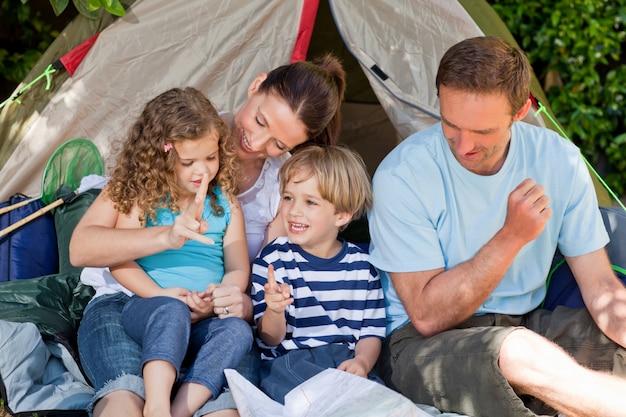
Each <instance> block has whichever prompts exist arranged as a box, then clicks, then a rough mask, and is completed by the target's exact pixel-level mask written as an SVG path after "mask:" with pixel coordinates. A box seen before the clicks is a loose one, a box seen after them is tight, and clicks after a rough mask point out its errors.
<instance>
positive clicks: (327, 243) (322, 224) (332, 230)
mask: <svg viewBox="0 0 626 417" xmlns="http://www.w3.org/2000/svg"><path fill="white" fill-rule="evenodd" d="M302 178H304V177H303V176H298V175H297V176H295V177H294V178H293V180H292V181H289V182H288V183H287V184H285V188H284V191H283V195H282V202H281V206H280V214H281V217H282V220H283V224H284V226H285V230H286V231H287V236H288V237H289V240H291V242H293V243H295V244H298V245H300V246H301V247H302V249H304V250H305V251H307V252H309V253H310V254H312V255H315V256H318V257H320V258H329V257H332V256H334V255H335V254H336V253H337V245H338V243H339V241H338V240H337V234H338V233H339V228H340V227H341V226H343V225H345V224H347V223H348V222H349V221H350V218H351V216H350V215H349V214H348V213H336V210H335V206H334V205H333V204H331V203H330V202H328V201H326V200H324V199H323V198H322V196H321V195H320V192H319V186H318V181H317V178H315V176H311V177H310V178H308V179H306V180H303V179H302Z"/></svg>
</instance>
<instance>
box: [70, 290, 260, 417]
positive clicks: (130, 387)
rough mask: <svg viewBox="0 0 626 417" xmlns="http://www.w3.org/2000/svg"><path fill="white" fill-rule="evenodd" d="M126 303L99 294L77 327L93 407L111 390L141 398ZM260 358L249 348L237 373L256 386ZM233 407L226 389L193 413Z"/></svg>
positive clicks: (122, 297)
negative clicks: (124, 319)
mask: <svg viewBox="0 0 626 417" xmlns="http://www.w3.org/2000/svg"><path fill="white" fill-rule="evenodd" d="M129 300H130V297H128V296H127V295H126V294H124V293H121V292H120V293H116V294H109V295H102V296H99V297H96V298H94V299H92V300H91V302H89V304H88V305H87V307H86V308H85V311H84V313H83V318H82V321H81V323H80V326H79V328H78V352H79V355H80V361H81V364H82V366H83V370H84V371H85V374H86V375H87V377H88V378H89V381H90V382H91V384H92V385H93V387H94V397H93V399H92V402H91V404H90V405H89V409H88V411H89V412H90V413H91V411H92V410H93V406H94V404H95V403H96V402H97V401H98V400H100V399H101V398H103V397H104V396H106V395H108V394H110V393H111V392H114V391H120V390H125V391H130V392H133V393H134V394H136V395H138V396H139V397H141V398H145V397H146V396H145V391H144V385H143V379H142V377H141V375H142V373H141V369H142V349H141V346H140V345H139V344H137V343H136V342H135V341H134V340H133V339H132V338H131V337H130V336H129V335H128V334H127V333H126V331H125V330H124V326H123V325H122V310H123V308H124V306H125V305H126V303H127V302H128V301H129ZM259 364H260V355H259V353H258V351H257V349H256V348H253V349H252V350H251V352H250V353H248V354H247V355H246V357H245V358H244V360H243V361H242V363H241V364H240V365H239V366H238V367H237V368H236V369H237V371H238V372H239V373H240V374H242V375H243V376H245V377H246V378H248V379H249V380H250V381H251V382H253V383H255V384H256V385H258V380H259V376H258V369H259ZM234 408H236V406H235V402H234V400H233V397H232V394H231V393H230V391H228V389H226V390H225V391H223V392H222V393H221V394H220V395H219V396H218V397H217V398H216V397H212V398H211V400H210V401H208V402H207V403H206V404H205V405H204V406H203V407H202V408H201V409H200V410H199V411H198V412H197V413H196V414H194V417H198V416H201V415H204V414H207V413H209V412H212V411H218V410H225V409H234Z"/></svg>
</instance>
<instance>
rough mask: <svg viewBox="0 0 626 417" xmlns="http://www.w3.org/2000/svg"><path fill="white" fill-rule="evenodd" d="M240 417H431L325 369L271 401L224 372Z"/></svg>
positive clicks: (376, 387) (375, 386) (374, 386)
mask: <svg viewBox="0 0 626 417" xmlns="http://www.w3.org/2000/svg"><path fill="white" fill-rule="evenodd" d="M224 372H225V374H226V379H227V380H228V385H229V387H230V390H231V392H232V394H233V398H234V399H235V403H236V404H237V410H238V411H239V414H240V415H241V417H379V416H386V417H396V416H397V417H431V414H429V413H427V412H426V411H424V410H422V409H420V408H419V407H417V406H416V405H415V404H414V403H413V402H411V401H410V400H409V399H408V398H406V397H404V396H402V395H400V394H398V393H397V392H395V391H393V390H391V389H389V388H387V387H385V386H384V385H381V384H379V383H377V382H374V381H370V380H368V379H366V378H361V377H360V376H356V375H353V374H349V373H347V372H343V371H339V370H337V369H327V370H325V371H323V372H321V373H319V374H317V375H316V376H314V377H313V378H311V379H309V380H307V381H305V382H303V383H302V384H300V385H298V386H297V387H296V388H294V389H293V390H291V391H290V392H289V393H288V394H287V395H286V396H285V405H284V406H283V405H282V404H280V403H279V402H277V401H274V400H272V399H271V398H269V397H268V396H267V395H265V394H264V393H263V392H262V391H261V390H260V389H258V388H257V387H255V386H254V385H253V384H251V383H250V382H249V381H247V380H246V379H245V378H244V377H243V376H241V375H240V374H239V373H238V372H237V371H235V370H233V369H226V370H225V371H224Z"/></svg>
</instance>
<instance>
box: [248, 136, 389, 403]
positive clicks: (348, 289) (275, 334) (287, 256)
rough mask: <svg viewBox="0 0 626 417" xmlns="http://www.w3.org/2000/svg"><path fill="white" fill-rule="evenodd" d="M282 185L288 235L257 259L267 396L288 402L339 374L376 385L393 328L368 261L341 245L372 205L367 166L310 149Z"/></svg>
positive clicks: (290, 166)
mask: <svg viewBox="0 0 626 417" xmlns="http://www.w3.org/2000/svg"><path fill="white" fill-rule="evenodd" d="M279 176H280V181H281V183H280V184H281V195H282V202H281V207H280V211H279V213H280V216H281V218H282V221H283V223H284V226H285V230H286V231H287V236H286V237H279V238H277V239H276V240H274V241H273V242H272V243H270V244H269V245H268V246H266V247H265V248H264V249H263V250H262V251H261V253H260V254H259V256H258V257H257V259H256V260H255V262H254V264H253V268H252V296H253V304H254V320H255V322H256V324H257V342H258V344H259V346H260V348H261V358H262V359H263V363H262V365H261V388H262V389H263V391H265V393H267V394H268V395H269V396H270V397H271V398H273V399H274V400H276V401H279V402H281V403H284V397H285V395H286V394H287V393H288V392H289V391H290V390H291V389H293V388H294V387H296V386H297V385H299V384H300V383H302V382H303V381H305V380H307V379H309V378H311V377H313V376H314V375H316V374H318V373H319V372H321V371H323V370H324V369H327V368H330V367H332V368H337V369H339V370H343V371H346V372H350V373H353V374H356V375H360V376H362V377H368V374H370V372H371V371H372V368H373V367H374V364H375V363H376V360H377V359H378V355H379V353H380V348H381V340H382V338H383V337H384V335H385V323H386V321H385V311H384V308H385V303H384V298H383V292H382V289H381V285H380V281H379V279H378V274H377V272H376V270H375V269H374V268H373V267H372V266H371V265H370V263H369V261H368V259H369V255H368V254H367V252H365V251H364V250H363V249H361V248H359V247H358V246H356V245H353V244H351V243H348V242H345V241H342V240H339V239H338V238H337V236H338V233H339V232H340V231H341V230H342V229H343V228H345V227H346V226H347V225H348V223H350V221H351V220H352V219H353V218H358V217H360V216H362V215H364V213H365V212H366V211H367V210H368V209H369V207H370V206H371V203H372V197H371V185H370V181H369V177H368V175H367V172H366V170H365V164H364V163H363V160H362V159H361V158H360V157H359V156H358V155H357V154H355V153H354V152H352V151H350V150H348V149H347V148H343V147H338V146H326V147H319V146H307V147H306V148H304V149H301V150H299V151H297V152H296V153H294V155H293V156H292V157H291V158H289V159H288V160H287V161H286V162H285V163H284V164H283V166H282V167H281V169H280V172H279ZM296 362H297V367H295V368H294V367H293V366H290V365H289V364H290V363H296ZM296 368H297V369H296ZM371 377H372V378H373V379H377V377H375V376H373V375H372V376H371Z"/></svg>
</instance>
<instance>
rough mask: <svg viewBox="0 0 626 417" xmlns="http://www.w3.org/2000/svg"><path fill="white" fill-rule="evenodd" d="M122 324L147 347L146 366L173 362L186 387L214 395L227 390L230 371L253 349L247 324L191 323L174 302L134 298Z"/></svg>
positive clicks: (181, 305) (229, 321) (227, 320)
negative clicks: (193, 385) (193, 386)
mask: <svg viewBox="0 0 626 417" xmlns="http://www.w3.org/2000/svg"><path fill="white" fill-rule="evenodd" d="M122 324H123V325H124V329H125V330H126V332H127V333H128V335H129V336H130V337H131V338H132V339H133V340H134V341H135V342H136V343H137V344H139V345H141V346H142V348H143V349H142V352H143V354H142V364H143V365H145V364H146V363H147V362H149V361H152V360H164V361H167V362H169V363H171V364H172V365H173V366H174V368H175V369H176V373H177V375H179V376H180V378H178V380H179V381H180V382H193V383H197V384H201V385H203V386H204V387H206V388H207V389H208V390H209V391H211V393H213V395H214V396H217V395H218V394H219V393H220V392H221V391H222V388H223V387H224V385H226V377H225V375H224V369H227V368H234V367H236V366H237V364H238V363H239V361H241V359H242V358H243V357H244V355H245V354H246V353H248V351H249V350H250V347H251V346H252V331H251V329H250V326H249V325H248V323H246V322H245V321H244V320H242V319H239V318H235V317H228V318H225V319H220V318H217V317H213V318H209V319H205V320H201V321H199V322H196V323H194V324H191V317H190V312H189V307H187V305H186V304H185V303H183V302H182V301H180V300H177V299H175V298H172V297H151V298H142V297H138V296H133V297H132V298H131V299H130V301H129V302H128V303H126V306H124V310H122ZM183 364H184V365H185V367H186V371H185V373H184V374H182V375H181V374H180V372H181V367H182V366H183Z"/></svg>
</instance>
